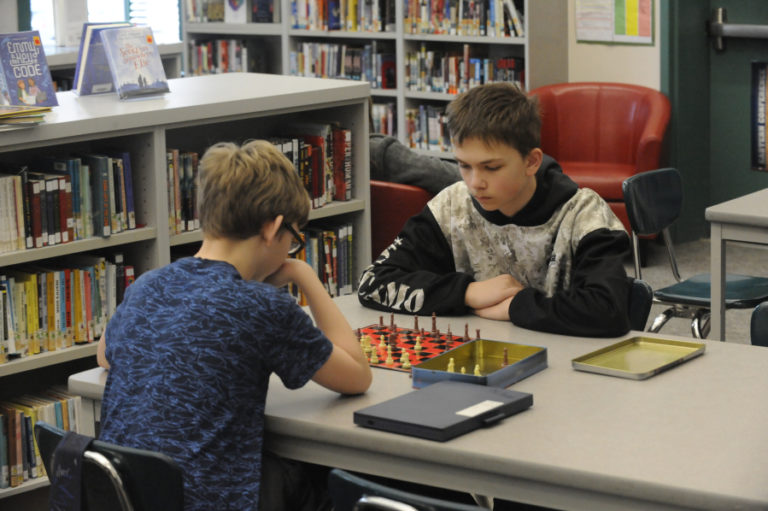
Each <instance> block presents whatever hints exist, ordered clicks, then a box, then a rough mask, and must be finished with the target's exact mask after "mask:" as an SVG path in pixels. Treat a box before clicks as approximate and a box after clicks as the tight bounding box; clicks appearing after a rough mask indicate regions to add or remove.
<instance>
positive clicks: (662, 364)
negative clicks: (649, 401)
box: [572, 337, 706, 380]
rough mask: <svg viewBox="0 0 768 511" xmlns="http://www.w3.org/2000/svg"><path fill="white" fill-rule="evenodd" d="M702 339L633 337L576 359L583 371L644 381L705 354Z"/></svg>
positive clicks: (574, 364)
mask: <svg viewBox="0 0 768 511" xmlns="http://www.w3.org/2000/svg"><path fill="white" fill-rule="evenodd" d="M705 347H706V345H705V344H704V343H701V342H688V341H673V340H671V339H655V338H651V337H632V338H631V339H627V340H625V341H621V342H618V343H616V344H612V345H610V346H606V347H605V348H603V349H599V350H597V351H593V352H592V353H587V354H586V355H582V356H580V357H577V358H574V359H573V360H572V363H573V368H574V369H577V370H579V371H588V372H592V373H599V374H607V375H610V376H619V377H621V378H630V379H633V380H644V379H646V378H650V377H651V376H653V375H655V374H659V373H660V372H662V371H665V370H667V369H669V368H671V367H674V366H676V365H680V364H682V363H683V362H685V361H686V360H690V359H692V358H693V357H697V356H699V355H701V354H702V353H704V349H705Z"/></svg>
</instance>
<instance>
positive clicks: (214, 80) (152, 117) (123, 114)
mask: <svg viewBox="0 0 768 511" xmlns="http://www.w3.org/2000/svg"><path fill="white" fill-rule="evenodd" d="M168 82H169V87H170V90H171V92H169V93H166V94H164V95H161V96H153V97H151V98H145V99H141V100H132V101H121V100H119V99H118V98H117V96H116V95H114V94H104V95H93V96H83V97H80V96H77V95H76V94H74V93H73V92H71V91H68V92H60V93H58V94H57V98H58V100H59V106H57V107H55V108H54V109H53V111H52V112H50V113H48V114H46V116H45V121H46V122H45V123H43V124H41V125H40V126H38V127H36V128H32V130H34V134H35V136H34V137H30V133H31V131H30V130H19V131H11V132H6V133H4V134H3V137H2V139H0V151H18V150H21V149H27V148H34V147H41V146H50V145H54V144H57V143H63V142H65V141H71V140H77V139H83V138H89V137H91V138H92V137H97V136H103V135H105V134H109V136H118V135H119V134H120V133H121V131H124V130H135V129H145V130H148V131H150V130H153V129H162V128H173V127H175V126H182V125H189V126H199V125H204V124H207V123H211V122H215V121H217V120H218V121H226V120H236V119H239V118H240V119H244V118H254V117H263V116H270V115H282V114H284V113H290V112H298V111H304V110H311V109H313V108H329V107H334V106H337V105H345V104H352V103H354V102H356V101H359V100H360V99H363V98H368V96H369V93H370V87H369V85H368V83H367V82H353V81H350V80H329V79H323V78H307V77H292V78H291V79H290V80H286V79H285V77H284V76H280V75H270V74H258V73H224V74H219V75H207V76H198V77H194V79H191V78H177V79H172V80H168Z"/></svg>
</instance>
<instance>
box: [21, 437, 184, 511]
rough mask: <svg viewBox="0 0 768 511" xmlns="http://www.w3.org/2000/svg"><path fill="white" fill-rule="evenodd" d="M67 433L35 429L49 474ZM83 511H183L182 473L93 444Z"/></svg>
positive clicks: (132, 452)
mask: <svg viewBox="0 0 768 511" xmlns="http://www.w3.org/2000/svg"><path fill="white" fill-rule="evenodd" d="M65 433H66V432H65V431H63V430H61V429H58V428H56V427H53V426H51V425H49V424H46V423H44V422H38V423H37V424H35V438H36V439H37V445H38V448H39V449H40V456H41V457H42V458H43V464H44V465H45V470H46V472H47V473H48V474H51V467H52V466H53V453H54V451H55V450H56V446H58V445H59V442H61V440H62V439H63V438H64V435H65ZM83 459H84V463H83V468H82V490H83V491H82V509H83V510H91V511H97V510H99V511H100V510H104V509H109V510H115V511H117V510H122V511H129V510H132V511H155V510H162V511H182V509H183V508H184V486H183V480H182V471H181V468H179V466H178V465H177V464H176V462H175V461H174V460H173V459H171V458H169V457H168V456H166V455H164V454H160V453H156V452H152V451H146V450H142V449H133V448H131V447H122V446H119V445H114V444H110V443H107V442H102V441H100V440H94V441H93V443H91V445H90V447H89V448H88V449H87V450H86V451H85V453H84V455H83Z"/></svg>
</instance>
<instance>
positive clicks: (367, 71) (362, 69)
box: [289, 42, 397, 89]
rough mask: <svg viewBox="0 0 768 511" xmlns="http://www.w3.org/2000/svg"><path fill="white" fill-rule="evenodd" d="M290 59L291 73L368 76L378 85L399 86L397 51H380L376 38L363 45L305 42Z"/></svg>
mask: <svg viewBox="0 0 768 511" xmlns="http://www.w3.org/2000/svg"><path fill="white" fill-rule="evenodd" d="M289 59H290V60H289V73H290V74H291V75H301V76H312V77H315V78H348V79H351V80H365V81H367V82H369V83H370V84H371V87H372V88H374V89H376V88H378V89H394V88H396V87H397V72H396V65H395V55H394V53H390V52H386V51H378V50H377V48H376V43H375V42H374V43H372V44H365V45H362V46H359V45H347V44H334V43H317V42H304V43H302V44H301V49H300V50H296V51H291V53H290V57H289Z"/></svg>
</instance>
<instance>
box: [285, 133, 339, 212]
mask: <svg viewBox="0 0 768 511" xmlns="http://www.w3.org/2000/svg"><path fill="white" fill-rule="evenodd" d="M271 142H272V143H273V144H275V145H276V146H277V147H278V148H280V150H281V151H282V152H283V154H285V155H286V156H287V157H288V159H289V160H291V162H292V163H293V166H294V167H295V168H296V171H297V172H298V173H299V175H300V176H301V178H302V180H303V181H304V186H305V188H306V190H307V193H308V194H309V196H310V198H311V199H312V207H313V208H320V207H323V206H325V205H326V204H328V203H330V202H333V201H347V200H350V199H351V198H352V132H351V130H349V129H348V128H345V127H343V126H340V125H338V124H336V123H325V122H300V123H295V124H288V125H285V126H283V127H282V128H281V135H280V136H278V137H274V138H272V139H271Z"/></svg>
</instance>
